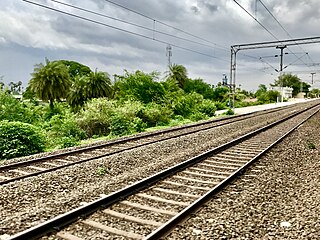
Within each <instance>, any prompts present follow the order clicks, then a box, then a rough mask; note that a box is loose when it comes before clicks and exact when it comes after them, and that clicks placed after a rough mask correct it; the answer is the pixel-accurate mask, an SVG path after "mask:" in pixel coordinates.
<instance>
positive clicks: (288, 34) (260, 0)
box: [258, 0, 313, 66]
mask: <svg viewBox="0 0 320 240" xmlns="http://www.w3.org/2000/svg"><path fill="white" fill-rule="evenodd" d="M258 1H259V2H260V3H261V5H262V6H263V7H264V8H265V9H266V10H267V12H268V13H269V14H270V15H271V17H272V18H273V19H274V20H275V21H276V22H277V23H278V25H279V26H280V27H281V28H282V30H283V31H284V32H285V33H286V34H287V36H288V37H290V38H291V39H293V37H292V36H291V34H290V33H289V32H288V31H287V30H286V29H285V28H284V27H283V25H282V24H281V23H280V22H279V20H278V19H277V18H276V17H275V16H274V15H273V13H272V12H271V11H270V10H269V8H268V7H267V6H266V5H265V4H264V3H263V2H262V0H258ZM299 48H300V49H301V50H302V51H304V52H305V53H307V52H306V51H305V50H304V49H303V48H302V47H301V46H300V45H299ZM296 57H297V56H296ZM308 57H309V59H310V61H311V62H313V60H312V59H311V57H310V55H309V54H308ZM301 62H302V63H304V64H305V65H306V66H308V65H307V64H306V63H305V62H304V61H302V60H301Z"/></svg>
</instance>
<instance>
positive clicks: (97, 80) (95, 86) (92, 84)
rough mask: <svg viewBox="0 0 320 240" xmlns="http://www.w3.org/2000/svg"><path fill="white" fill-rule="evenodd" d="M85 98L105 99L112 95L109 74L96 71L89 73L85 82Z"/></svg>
mask: <svg viewBox="0 0 320 240" xmlns="http://www.w3.org/2000/svg"><path fill="white" fill-rule="evenodd" d="M86 95H87V98H88V99H92V98H99V97H107V98H111V97H112V95H113V88H112V83H111V79H110V77H109V74H108V73H106V72H98V71H97V69H96V70H95V71H94V72H91V73H90V74H89V77H88V82H87V93H86Z"/></svg>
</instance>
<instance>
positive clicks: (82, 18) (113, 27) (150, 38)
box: [22, 0, 228, 62]
mask: <svg viewBox="0 0 320 240" xmlns="http://www.w3.org/2000/svg"><path fill="white" fill-rule="evenodd" d="M22 1H23V2H26V3H29V4H33V5H36V6H39V7H42V8H46V9H49V10H52V11H55V12H59V13H61V14H65V15H68V16H71V17H74V18H78V19H81V20H84V21H88V22H91V23H95V24H98V25H101V26H105V27H109V28H112V29H115V30H118V31H122V32H125V33H128V34H132V35H135V36H138V37H142V38H145V39H149V40H153V41H156V42H159V43H162V44H166V45H168V44H170V45H171V46H173V47H176V48H180V49H183V50H185V51H189V52H193V53H197V54H199V55H203V56H207V57H210V58H214V59H218V60H220V61H225V62H228V61H227V60H224V59H221V58H218V57H215V56H212V55H209V54H206V53H202V52H198V51H196V50H192V49H189V48H186V47H182V46H179V45H176V44H172V43H169V42H166V41H162V40H160V39H156V38H153V37H149V36H146V35H143V34H140V33H136V32H132V31H129V30H125V29H122V28H119V27H115V26H112V25H109V24H106V23H102V22H99V21H96V20H93V19H90V18H86V17H82V16H79V15H76V14H73V13H69V12H65V11H62V10H59V9H56V8H52V7H49V6H47V5H43V4H40V3H37V2H32V1H29V0H22Z"/></svg>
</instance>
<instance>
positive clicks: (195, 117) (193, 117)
mask: <svg viewBox="0 0 320 240" xmlns="http://www.w3.org/2000/svg"><path fill="white" fill-rule="evenodd" d="M189 119H190V120H191V121H194V122H196V121H199V120H204V119H208V116H207V115H206V114H204V113H201V112H195V113H193V114H191V115H190V116H189Z"/></svg>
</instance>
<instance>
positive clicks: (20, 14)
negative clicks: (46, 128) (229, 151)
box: [0, 0, 320, 89]
mask: <svg viewBox="0 0 320 240" xmlns="http://www.w3.org/2000/svg"><path fill="white" fill-rule="evenodd" d="M34 1H37V0H34ZM61 1H63V2H66V3H69V4H74V5H77V6H79V7H83V8H87V9H90V10H92V11H97V12H99V13H101V14H106V15H110V16H113V17H117V18H121V19H123V20H126V21H129V22H133V23H135V24H139V25H143V26H145V27H148V28H151V29H152V28H153V27H154V26H155V28H156V30H158V31H165V32H167V33H170V34H173V35H175V36H179V37H183V38H189V39H191V40H193V41H198V42H201V43H203V44H208V45H212V47H210V48H208V47H205V46H201V45H197V44H193V43H190V42H186V41H183V40H181V39H180V40H179V39H175V38H172V37H168V36H165V35H161V34H159V33H153V32H152V31H151V32H150V31H147V30H143V29H140V28H137V27H133V26H129V25H126V24H123V23H119V22H116V21H114V20H110V19H106V18H103V17H98V16H94V15H92V14H88V13H83V12H80V11H77V10H75V9H70V8H68V7H65V6H61V5H59V4H57V3H53V2H52V1H50V0H46V1H45V0H41V1H39V0H38V1H37V2H41V3H45V4H48V5H49V6H52V7H55V8H58V9H60V10H63V11H68V12H70V13H72V14H77V15H81V16H83V17H87V18H90V19H92V20H94V21H99V22H103V23H104V24H108V25H111V26H115V27H118V28H121V29H125V30H127V31H132V32H135V33H137V34H141V35H145V36H147V37H150V38H153V37H155V38H156V39H158V40H161V41H164V42H170V43H171V44H172V45H177V46H181V47H183V48H188V49H190V50H192V51H198V52H201V53H204V54H208V55H212V56H214V57H216V58H209V57H206V56H204V55H199V54H196V53H192V52H190V51H185V50H183V49H179V48H177V47H175V46H173V57H172V61H173V62H175V63H178V64H183V65H185V66H186V67H187V69H188V71H189V74H190V76H191V77H193V78H195V77H201V78H203V79H204V80H206V81H208V82H210V83H213V84H215V83H217V82H218V81H220V79H221V77H222V74H223V73H227V74H229V68H230V66H229V59H230V50H229V48H230V45H232V44H238V43H249V42H258V41H270V40H274V39H273V37H272V36H270V35H269V34H268V33H267V32H266V31H265V30H264V29H263V28H261V27H260V26H259V25H258V24H257V23H256V22H255V21H254V20H253V19H251V18H250V17H249V16H248V15H247V14H246V13H245V12H244V11H243V10H241V9H240V8H239V7H238V6H237V5H236V4H235V3H234V2H233V1H229V0H228V1H223V0H217V1H209V0H181V1H171V0H163V1H157V0H148V1H146V0H135V1H129V0H117V1H116V0H114V1H115V2H117V3H119V4H122V5H124V6H126V7H128V8H131V9H134V10H136V11H139V12H141V13H142V14H145V15H148V16H150V17H151V18H154V19H157V20H158V21H163V22H165V23H167V24H170V25H173V26H175V27H177V28H180V29H183V30H185V31H187V32H190V33H192V34H194V35H195V36H199V37H201V38H204V39H206V40H208V41H210V42H211V43H209V42H206V41H202V40H200V39H197V38H194V37H191V36H188V35H185V34H184V33H182V32H179V31H177V30H175V29H172V28H168V27H166V26H164V25H162V24H161V23H160V22H158V21H156V22H155V25H154V21H152V20H150V19H146V18H144V17H142V16H139V15H137V14H134V13H132V12H128V11H126V10H124V9H121V8H119V7H116V6H114V5H112V4H110V3H108V2H106V1H104V0H97V1H93V0H89V1H88V0H77V1H76V0H61ZM239 2H240V3H241V4H242V5H243V6H244V7H245V8H246V9H248V10H249V11H250V12H251V13H252V14H254V15H255V16H256V17H257V19H258V20H259V21H261V22H262V24H263V25H265V26H266V27H267V28H268V29H269V30H270V31H272V32H273V33H274V34H275V35H276V36H277V37H278V38H279V39H287V38H289V37H288V35H287V34H286V33H285V32H284V31H283V29H282V28H281V27H279V25H278V24H277V23H276V22H275V21H274V19H272V17H271V16H270V15H269V13H268V12H267V11H266V10H265V9H264V8H263V6H262V5H261V4H259V1H257V2H258V5H257V12H255V8H256V6H255V2H256V1H253V0H239ZM263 2H264V3H265V4H266V5H267V6H268V8H269V9H270V11H272V13H273V14H274V16H275V17H277V19H278V20H279V21H280V22H281V24H282V25H283V27H285V29H286V30H287V31H288V32H289V33H290V34H291V35H292V36H294V37H308V36H317V35H318V31H317V28H316V27H315V26H318V25H319V24H320V18H319V11H320V10H319V9H320V2H319V1H317V0H310V1H306V0H304V1H289V0H283V1H276V0H269V1H263ZM214 43H217V44H218V45H215V44H214ZM221 45H222V46H223V49H221V47H220V46H221ZM165 48H166V44H161V43H159V42H156V41H153V40H150V39H146V38H142V37H138V36H134V35H132V34H128V33H125V32H122V31H119V30H115V29H112V28H108V27H106V26H100V25H97V24H94V23H90V22H86V21H83V20H80V19H75V18H72V17H70V16H65V15H62V14H59V13H56V12H52V11H49V10H45V9H42V8H39V7H36V6H32V5H30V4H26V3H24V2H22V1H11V0H2V1H1V2H0V51H1V57H0V76H2V75H4V76H5V77H4V79H5V81H15V80H16V81H18V80H23V81H24V82H25V83H27V81H28V80H29V78H30V72H32V70H33V65H34V64H36V63H39V62H43V60H44V58H45V57H48V58H49V59H52V60H55V59H71V60H75V61H79V62H81V63H83V64H87V65H88V66H90V67H91V68H93V69H94V68H96V67H98V68H99V69H100V70H103V71H107V72H109V73H110V74H111V75H112V74H114V73H117V74H120V73H122V71H123V69H128V70H130V71H134V70H137V69H141V70H143V71H147V72H148V71H153V70H159V71H161V72H163V71H165V70H166V68H167V66H166V64H167V59H166V52H165ZM290 49H291V51H292V52H297V53H298V52H303V51H307V52H308V53H309V56H310V57H311V59H312V61H313V62H315V63H316V62H319V60H320V59H319V58H320V55H319V54H320V51H319V50H318V46H317V45H308V46H307V45H306V46H303V49H301V48H299V47H292V48H290ZM243 53H245V54H247V55H250V56H251V57H247V56H243V55H241V52H240V53H239V55H238V68H237V70H238V74H237V81H238V82H239V83H241V85H242V86H243V87H246V88H248V89H253V88H256V87H257V86H258V85H259V84H260V83H271V82H273V80H274V79H275V78H276V77H277V73H276V72H275V70H274V69H273V68H271V67H270V66H269V65H272V66H273V67H274V68H278V65H279V59H278V58H275V57H270V58H266V59H265V61H267V62H268V64H269V65H268V64H265V63H262V62H261V61H260V60H259V57H263V56H272V55H275V54H278V53H279V52H278V50H277V49H275V48H274V49H261V50H256V51H247V52H243ZM297 56H300V55H298V54H297ZM252 57H255V58H252ZM302 59H303V61H304V62H305V63H307V64H311V60H310V58H309V57H308V56H304V57H303V58H302ZM295 60H296V56H294V55H293V54H289V55H286V56H285V59H284V61H285V64H286V65H287V64H290V63H291V62H294V61H295ZM297 64H301V65H297ZM287 70H288V71H292V72H293V73H294V72H295V71H301V70H304V71H306V72H305V73H299V76H300V77H301V78H303V79H308V77H309V76H308V74H309V73H308V72H310V71H318V69H315V68H314V67H313V68H310V67H306V66H304V65H303V63H302V62H301V61H297V62H296V64H292V65H290V66H288V68H287Z"/></svg>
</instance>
